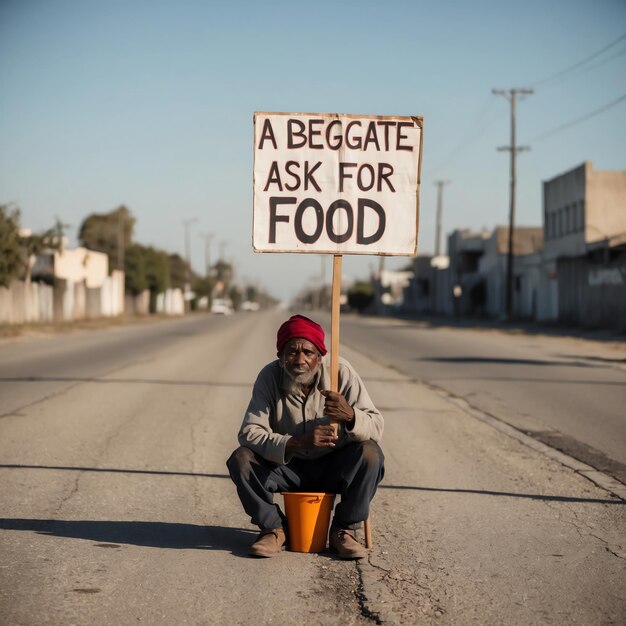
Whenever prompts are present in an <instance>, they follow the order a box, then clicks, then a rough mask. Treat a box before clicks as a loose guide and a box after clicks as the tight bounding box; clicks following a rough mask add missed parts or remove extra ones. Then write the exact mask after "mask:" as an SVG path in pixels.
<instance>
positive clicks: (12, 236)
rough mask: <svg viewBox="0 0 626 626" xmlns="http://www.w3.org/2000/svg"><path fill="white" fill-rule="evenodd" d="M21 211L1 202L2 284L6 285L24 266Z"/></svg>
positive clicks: (0, 274)
mask: <svg viewBox="0 0 626 626" xmlns="http://www.w3.org/2000/svg"><path fill="white" fill-rule="evenodd" d="M19 230H20V212H19V209H14V210H13V211H11V210H10V209H9V205H8V204H0V285H2V286H3V287H6V286H8V285H9V283H10V282H11V280H13V279H14V278H17V277H18V275H19V273H20V270H21V269H22V267H23V261H22V252H21V245H20V237H19Z"/></svg>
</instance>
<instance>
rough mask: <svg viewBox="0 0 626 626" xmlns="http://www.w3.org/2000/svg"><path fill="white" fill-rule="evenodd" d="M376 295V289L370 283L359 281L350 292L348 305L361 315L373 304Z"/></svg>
mask: <svg viewBox="0 0 626 626" xmlns="http://www.w3.org/2000/svg"><path fill="white" fill-rule="evenodd" d="M375 295H376V292H375V290H374V287H373V286H372V285H371V284H370V283H365V282H362V281H357V282H355V283H354V285H352V287H350V289H349V290H348V304H349V305H350V307H351V308H353V309H356V310H357V311H359V313H360V312H361V311H363V310H365V309H366V308H367V307H368V306H369V305H370V304H371V303H372V302H373V300H374V296H375Z"/></svg>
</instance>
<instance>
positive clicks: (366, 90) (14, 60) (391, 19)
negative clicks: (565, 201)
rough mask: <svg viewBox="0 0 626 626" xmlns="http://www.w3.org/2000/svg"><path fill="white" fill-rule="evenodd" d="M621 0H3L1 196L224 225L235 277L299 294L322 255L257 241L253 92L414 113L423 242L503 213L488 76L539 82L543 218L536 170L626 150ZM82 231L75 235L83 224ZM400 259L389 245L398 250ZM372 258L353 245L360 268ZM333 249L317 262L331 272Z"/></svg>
mask: <svg viewBox="0 0 626 626" xmlns="http://www.w3.org/2000/svg"><path fill="white" fill-rule="evenodd" d="M624 33H626V2H624V1H623V0H598V1H596V2H588V1H582V0H554V1H551V2H545V1H537V0H529V1H525V2H517V1H516V2H513V1H505V0H500V1H495V0H494V1H491V0H489V1H487V0H485V1H480V0H478V1H475V2H467V1H454V0H449V1H442V0H432V1H429V2H420V1H413V2H408V1H407V2H403V1H397V0H389V1H387V2H370V1H368V0H363V1H359V2H356V1H353V2H341V1H339V0H337V1H336V2H327V1H321V2H317V3H304V2H295V1H292V2H283V1H271V0H266V1H264V2H254V3H253V2H236V1H233V2H223V3H217V2H212V1H210V0H205V1H191V0H177V1H173V0H171V1H168V2H165V1H163V0H144V1H139V0H109V1H107V2H102V1H101V0H98V1H94V0H73V1H69V0H0V202H2V203H6V202H15V203H16V204H17V205H18V206H20V207H21V210H22V223H23V225H24V226H26V227H31V228H33V229H35V230H38V229H43V228H46V227H49V226H51V225H52V223H53V220H54V217H55V216H59V217H60V218H62V220H63V221H64V222H66V223H69V224H71V225H72V226H73V230H72V231H70V235H73V236H74V238H75V235H76V232H77V230H78V227H79V226H80V224H81V222H82V220H83V219H84V217H85V216H86V215H88V214H89V213H92V212H106V211H109V210H111V209H114V208H115V207H117V206H118V205H120V204H122V203H123V204H126V205H127V206H128V207H129V208H130V210H131V211H132V213H133V214H134V216H135V217H136V219H137V224H136V229H135V239H136V240H137V241H138V242H140V243H143V244H146V245H148V244H151V245H155V246H159V247H161V248H164V249H166V250H168V251H170V252H179V253H183V251H184V229H183V225H182V220H183V219H186V218H192V217H197V218H198V222H197V223H196V224H194V225H193V226H192V264H193V266H194V268H195V269H196V270H201V269H202V268H203V263H204V257H203V243H202V241H201V239H200V233H204V232H213V233H215V234H216V236H215V239H214V243H213V246H212V254H213V259H215V258H216V257H217V255H218V251H219V242H222V241H223V242H226V243H225V245H224V246H223V249H224V251H225V255H226V258H227V259H228V260H231V261H232V262H233V263H234V264H235V265H236V268H237V270H238V274H239V277H240V278H244V277H245V278H247V279H249V280H251V281H256V282H259V283H261V284H262V285H263V286H264V287H265V288H266V289H269V290H270V291H271V292H273V293H274V294H275V295H276V296H279V297H284V298H286V297H288V296H289V295H291V294H293V293H295V291H297V289H298V287H299V286H300V285H306V284H307V283H309V284H310V282H311V281H312V280H313V279H314V278H316V277H318V276H319V274H320V265H321V263H320V257H319V256H317V255H283V254H281V255H258V254H254V253H253V252H252V249H251V230H252V130H253V127H252V116H253V112H254V111H255V110H259V111H311V112H341V113H363V114H380V115H412V114H413V115H423V116H424V119H425V121H424V124H425V125H424V154H423V167H422V190H421V214H420V237H419V252H420V253H429V252H431V253H432V251H433V248H434V215H435V205H436V189H435V186H434V184H433V183H434V181H435V180H437V179H446V180H450V181H451V184H450V185H449V186H448V187H446V189H445V194H444V231H445V232H449V231H451V230H453V229H454V228H464V227H468V228H481V227H483V226H484V227H487V228H492V227H493V226H495V225H496V224H504V223H506V222H507V219H508V217H507V216H508V203H509V196H508V184H509V181H508V172H509V158H508V153H502V152H497V151H496V149H495V148H496V147H497V146H499V145H506V144H508V142H509V104H508V102H506V100H504V99H503V98H502V97H497V96H494V95H492V94H491V89H492V88H493V87H497V88H510V87H525V86H533V85H535V86H536V90H537V91H536V94H535V95H532V96H529V97H528V98H527V99H525V100H524V101H523V102H521V103H520V104H519V107H518V111H519V113H518V120H519V123H518V140H519V142H520V143H521V144H530V145H531V146H532V151H531V152H528V153H524V154H522V155H521V156H520V158H519V160H518V196H517V206H518V224H524V225H540V224H541V193H542V190H541V183H542V181H543V180H546V179H549V178H551V177H553V176H555V175H556V174H559V173H561V172H563V171H565V170H568V169H570V168H572V167H574V166H576V165H578V164H580V163H581V162H583V161H585V160H590V161H592V162H593V164H594V166H595V167H596V168H597V169H625V168H626V148H625V146H626V123H625V121H626V119H625V118H626V115H625V114H626V101H622V102H620V103H619V104H617V105H616V106H614V107H612V108H610V109H609V110H606V111H604V112H602V113H600V114H598V115H597V116H595V117H593V118H591V119H589V120H587V121H585V122H584V123H579V124H575V125H573V126H571V127H569V128H567V129H565V130H563V131H561V132H557V133H556V134H554V135H551V136H548V137H545V138H543V139H541V138H540V137H541V135H543V134H544V133H546V132H547V131H550V130H552V129H554V128H557V127H559V126H561V125H563V124H566V123H567V122H569V121H572V120H576V119H578V118H580V117H582V116H584V115H586V114H587V113H589V112H592V111H594V110H596V109H599V108H600V107H602V106H603V105H605V104H608V103H610V102H612V101H614V100H616V99H618V98H619V97H621V96H623V95H624V94H626V39H622V40H621V41H620V42H618V43H617V44H616V45H615V46H613V47H611V48H610V49H609V50H607V51H606V52H604V53H603V54H600V55H598V56H597V57H596V58H595V59H593V60H592V61H590V62H589V63H588V64H586V65H583V66H582V67H581V68H579V69H577V70H574V71H572V72H570V73H567V74H565V75H563V76H562V77H561V78H559V79H555V80H552V81H547V82H545V83H540V82H539V81H541V80H542V79H544V78H546V77H549V76H551V75H553V74H555V73H558V72H560V71H561V70H564V69H567V68H568V67H570V66H572V65H574V64H576V63H577V62H578V61H581V60H583V59H585V58H586V57H589V56H591V55H592V54H593V53H595V52H597V51H599V50H601V49H602V48H603V47H605V46H607V45H608V44H610V43H611V42H613V41H615V40H616V39H618V38H619V37H620V36H622V35H623V34H624ZM74 240H75V239H74ZM407 260H408V259H404V258H400V259H399V258H395V259H392V260H389V261H388V263H387V266H388V267H400V266H401V265H403V264H405V263H406V261H407ZM374 265H377V260H376V259H374V258H372V257H346V258H345V259H344V274H345V275H346V276H347V277H351V278H355V277H365V276H366V275H367V273H368V271H369V268H370V267H373V266H374ZM330 266H331V264H330V263H329V262H327V263H326V267H327V270H326V277H327V279H330Z"/></svg>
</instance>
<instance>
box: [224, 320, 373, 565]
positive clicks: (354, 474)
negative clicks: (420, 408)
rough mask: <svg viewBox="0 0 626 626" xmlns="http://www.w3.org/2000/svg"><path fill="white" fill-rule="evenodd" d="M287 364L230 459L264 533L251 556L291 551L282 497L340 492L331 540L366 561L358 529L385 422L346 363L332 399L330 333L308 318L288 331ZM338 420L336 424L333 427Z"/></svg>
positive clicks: (266, 379) (255, 405) (254, 406)
mask: <svg viewBox="0 0 626 626" xmlns="http://www.w3.org/2000/svg"><path fill="white" fill-rule="evenodd" d="M276 349H277V351H278V352H277V356H278V359H277V360H276V361H273V362H272V363H269V364H268V365H266V366H265V367H264V368H263V369H262V370H261V372H260V373H259V375H258V377H257V380H256V382H255V384H254V389H253V391H252V398H251V400H250V404H249V405H248V409H247V411H246V413H245V416H244V418H243V423H242V425H241V429H240V430H239V443H240V445H241V447H239V448H238V449H237V450H235V452H233V454H232V455H231V457H230V458H229V459H228V461H227V466H228V469H229V472H230V476H231V478H232V479H233V481H234V483H235V484H236V485H237V493H238V494H239V498H240V500H241V503H242V504H243V508H244V510H245V512H246V513H247V514H248V515H249V516H250V518H251V520H252V523H253V524H256V525H257V526H259V528H260V529H261V533H260V535H259V537H258V538H257V540H256V541H255V542H254V543H253V544H252V546H251V548H250V554H251V555H252V556H258V557H271V556H274V555H275V554H277V553H278V552H279V551H280V549H281V548H282V546H283V544H284V543H285V530H286V528H287V524H286V519H285V516H284V514H283V512H282V511H281V510H280V508H279V506H278V505H277V504H274V495H273V494H274V493H276V492H280V491H318V492H328V493H339V494H341V502H340V503H339V504H338V505H337V506H336V507H335V514H334V518H333V522H332V525H331V529H330V533H329V543H330V547H331V549H333V550H334V551H335V552H337V554H338V556H339V557H341V558H344V559H359V558H363V557H364V556H365V555H366V551H365V548H364V547H363V546H362V545H361V544H360V543H359V542H358V541H357V540H356V535H355V531H356V529H357V528H358V527H359V526H360V524H361V522H362V521H363V520H366V519H367V518H368V516H369V503H370V501H371V499H372V498H373V497H374V494H375V493H376V487H377V486H378V483H379V482H380V480H381V479H382V477H383V462H384V457H383V453H382V450H381V449H380V447H379V446H378V443H377V442H378V441H380V439H381V436H382V432H383V418H382V416H381V414H380V413H379V411H378V410H377V409H376V407H375V406H374V404H373V403H372V400H371V399H370V397H369V395H368V393H367V391H366V389H365V386H364V385H363V381H362V380H361V378H360V377H359V375H358V374H357V373H356V372H355V370H354V369H353V368H352V366H351V365H350V364H349V363H348V362H347V361H345V360H344V359H339V392H334V391H330V363H329V362H328V359H327V358H324V357H325V355H326V346H325V345H324V330H323V329H322V327H321V326H320V325H319V324H316V323H315V322H314V321H312V320H310V319H309V318H307V317H304V316H302V315H294V316H293V317H291V318H290V319H289V320H287V321H286V322H285V323H284V324H283V325H282V326H281V327H280V328H279V329H278V336H277V341H276ZM331 422H334V423H335V425H333V424H332V423H331Z"/></svg>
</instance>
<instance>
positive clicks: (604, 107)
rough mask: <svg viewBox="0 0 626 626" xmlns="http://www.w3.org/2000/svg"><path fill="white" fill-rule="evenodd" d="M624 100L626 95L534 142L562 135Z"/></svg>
mask: <svg viewBox="0 0 626 626" xmlns="http://www.w3.org/2000/svg"><path fill="white" fill-rule="evenodd" d="M624 100H626V94H624V95H623V96H620V97H619V98H617V99H616V100H613V101H612V102H609V103H608V104H605V105H604V106H601V107H600V108H599V109H595V110H593V111H591V112H590V113H587V114H586V115H582V116H581V117H578V118H576V119H575V120H572V121H571V122H567V123H566V124H562V125H561V126H557V127H556V128H553V129H552V130H549V131H547V132H545V133H543V134H542V135H539V136H538V137H535V139H533V142H536V141H541V140H542V139H546V138H547V137H551V136H552V135H556V134H557V133H560V132H561V131H562V130H565V129H566V128H569V127H570V126H574V125H575V124H578V123H579V122H585V121H587V120H588V119H590V118H592V117H595V116H596V115H600V113H603V112H604V111H607V110H608V109H610V108H612V107H614V106H615V105H616V104H619V103H620V102H623V101H624Z"/></svg>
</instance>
